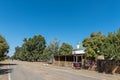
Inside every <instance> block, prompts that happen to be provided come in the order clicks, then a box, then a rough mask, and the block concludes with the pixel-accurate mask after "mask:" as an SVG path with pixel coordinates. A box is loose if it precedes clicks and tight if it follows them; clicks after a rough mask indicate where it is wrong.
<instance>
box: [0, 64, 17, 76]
mask: <svg viewBox="0 0 120 80" xmlns="http://www.w3.org/2000/svg"><path fill="white" fill-rule="evenodd" d="M14 65H17V64H5V63H0V75H4V74H8V73H11V72H12V70H13V69H12V68H8V66H14Z"/></svg>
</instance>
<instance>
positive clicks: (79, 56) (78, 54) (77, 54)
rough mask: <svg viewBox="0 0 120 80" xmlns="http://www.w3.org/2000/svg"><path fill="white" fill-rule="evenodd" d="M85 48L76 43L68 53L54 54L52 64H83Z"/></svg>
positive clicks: (71, 65)
mask: <svg viewBox="0 0 120 80" xmlns="http://www.w3.org/2000/svg"><path fill="white" fill-rule="evenodd" d="M84 54H85V48H84V47H81V46H80V45H77V48H76V49H73V51H72V53H71V54H70V55H57V56H55V57H54V58H55V60H54V64H55V65H58V66H65V67H73V64H75V63H80V64H81V65H83V64H84V59H85V55H84Z"/></svg>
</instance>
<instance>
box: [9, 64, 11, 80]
mask: <svg viewBox="0 0 120 80" xmlns="http://www.w3.org/2000/svg"><path fill="white" fill-rule="evenodd" d="M9 64H10V63H9ZM8 69H9V70H10V65H8ZM10 72H11V71H9V73H8V80H11V75H10Z"/></svg>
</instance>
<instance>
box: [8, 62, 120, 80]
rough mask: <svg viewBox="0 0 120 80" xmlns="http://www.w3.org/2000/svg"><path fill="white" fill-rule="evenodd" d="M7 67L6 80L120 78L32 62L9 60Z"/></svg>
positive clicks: (95, 79)
mask: <svg viewBox="0 0 120 80" xmlns="http://www.w3.org/2000/svg"><path fill="white" fill-rule="evenodd" d="M8 68H9V69H8V70H9V73H8V80H120V79H114V78H113V79H107V78H105V77H102V76H99V75H97V76H96V75H88V74H87V73H86V74H85V73H80V72H78V71H74V70H68V69H61V68H55V67H52V66H47V65H44V64H43V63H34V62H22V61H10V65H9V67H8Z"/></svg>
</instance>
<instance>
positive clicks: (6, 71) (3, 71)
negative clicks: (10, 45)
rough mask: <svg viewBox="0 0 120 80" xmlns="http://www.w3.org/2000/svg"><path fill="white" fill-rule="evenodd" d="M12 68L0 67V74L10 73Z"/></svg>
mask: <svg viewBox="0 0 120 80" xmlns="http://www.w3.org/2000/svg"><path fill="white" fill-rule="evenodd" d="M11 72H12V69H0V75H4V74H8V73H11Z"/></svg>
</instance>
